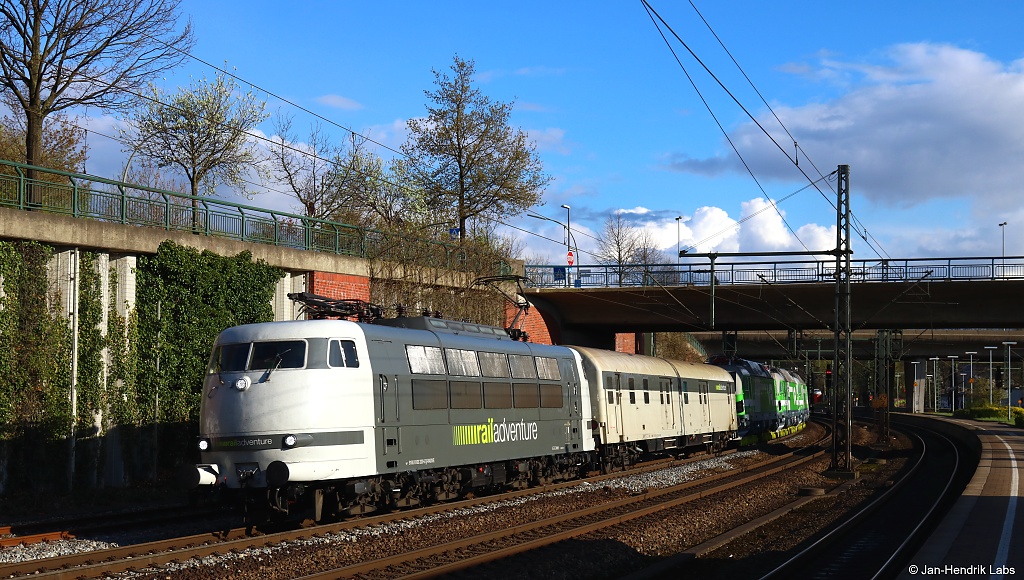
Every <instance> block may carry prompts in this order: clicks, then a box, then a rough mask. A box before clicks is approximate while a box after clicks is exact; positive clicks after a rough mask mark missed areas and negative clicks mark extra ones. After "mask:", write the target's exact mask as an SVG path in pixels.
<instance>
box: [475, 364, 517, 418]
mask: <svg viewBox="0 0 1024 580" xmlns="http://www.w3.org/2000/svg"><path fill="white" fill-rule="evenodd" d="M481 354H482V353H481ZM484 408H486V409H511V408H512V385H511V384H510V383H484Z"/></svg>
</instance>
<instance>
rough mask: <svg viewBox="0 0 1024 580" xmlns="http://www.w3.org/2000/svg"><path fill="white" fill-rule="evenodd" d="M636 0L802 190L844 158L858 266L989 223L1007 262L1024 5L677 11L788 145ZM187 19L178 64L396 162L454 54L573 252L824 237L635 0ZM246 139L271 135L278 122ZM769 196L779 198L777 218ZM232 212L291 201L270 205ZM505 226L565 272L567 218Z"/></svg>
mask: <svg viewBox="0 0 1024 580" xmlns="http://www.w3.org/2000/svg"><path fill="white" fill-rule="evenodd" d="M650 3H651V5H652V6H653V8H654V9H655V10H657V11H658V12H659V13H660V15H661V16H662V17H663V18H664V19H665V21H667V23H668V24H669V25H670V26H671V27H672V29H673V30H675V32H676V33H678V34H679V36H680V37H681V38H682V39H683V41H685V42H686V43H687V45H688V46H689V47H690V48H691V49H692V50H693V51H694V52H695V53H696V54H697V56H698V57H699V58H700V59H701V60H702V61H704V63H705V64H706V65H707V66H708V68H709V69H710V70H711V72H712V73H714V75H715V76H717V77H718V78H719V79H720V80H721V82H722V83H723V84H724V85H725V87H726V88H727V89H728V90H729V91H730V92H731V93H732V94H733V95H735V98H736V100H738V101H739V103H740V105H742V107H744V108H745V109H746V110H747V111H749V112H750V113H751V114H752V115H754V117H755V118H757V119H758V121H759V122H761V124H762V125H763V126H764V127H765V129H766V130H767V131H768V132H769V133H771V134H772V135H773V136H774V137H775V138H776V141H777V142H778V143H779V146H781V148H782V149H783V150H785V151H786V152H787V153H789V155H790V156H792V155H793V153H794V147H793V142H792V141H793V139H795V140H796V141H797V142H798V143H799V145H800V149H801V150H800V168H802V169H804V170H805V171H806V172H808V174H810V175H813V176H815V177H817V173H816V172H815V171H814V167H817V169H819V170H821V172H822V173H826V174H827V173H830V172H832V171H834V170H835V169H836V166H837V165H838V164H848V165H850V166H851V179H850V184H851V188H850V189H851V205H852V209H853V212H854V214H855V216H856V218H857V220H858V221H857V223H858V224H860V225H862V226H863V227H865V228H866V229H867V230H868V232H869V234H870V237H871V238H874V240H876V242H875V243H874V244H873V245H874V246H875V248H874V249H872V248H869V247H868V246H867V245H866V244H865V243H864V242H863V241H862V240H860V239H859V237H858V238H857V239H855V243H854V249H855V255H854V257H855V258H864V259H871V258H876V257H878V254H877V253H876V250H877V249H880V250H881V252H882V253H883V255H887V256H888V257H892V258H910V257H925V256H998V255H1000V253H1001V252H1002V234H1003V232H1002V231H1001V228H1000V227H999V226H998V225H997V224H998V223H1000V222H1003V221H1006V222H1008V224H1009V225H1008V226H1007V227H1006V228H1005V230H1006V231H1005V244H1006V254H1007V255H1018V254H1021V253H1022V252H1021V250H1020V246H1021V243H1022V242H1024V209H1022V208H1021V204H1020V203H1019V200H1020V199H1021V192H1022V190H1024V186H1022V184H1021V183H1022V181H1024V180H1022V179H1021V178H1020V177H1019V176H1018V175H1017V171H1016V170H1017V168H1018V166H1019V161H1020V160H1021V159H1024V60H1021V59H1022V56H1024V41H1022V40H1021V36H1020V32H1019V26H1020V23H1021V22H1024V3H1013V2H975V3H967V2H942V1H928V2H924V1H896V2H893V1H892V0H889V1H887V2H876V1H861V2H856V3H853V4H851V3H839V2H793V3H785V4H779V3H774V2H763V1H728V0H719V1H715V2H709V1H707V0H694V3H695V4H696V7H697V8H698V9H699V10H700V12H701V14H702V15H703V17H704V18H705V19H706V20H707V22H708V23H709V24H710V26H711V27H712V28H713V30H714V32H715V33H716V34H717V35H718V37H719V38H720V39H721V41H722V43H724V45H725V47H726V48H727V49H728V50H729V51H730V52H731V53H732V56H733V57H734V58H735V59H736V61H737V62H738V63H739V64H740V66H742V68H743V71H744V72H745V73H746V75H747V76H748V77H749V78H750V79H751V81H752V82H753V84H754V86H756V88H757V90H758V91H759V92H760V94H761V95H762V96H763V97H764V99H765V100H766V101H767V102H768V104H769V105H770V106H771V108H772V109H773V110H774V114H775V115H778V117H779V118H781V119H782V121H783V123H784V124H785V127H786V128H787V129H788V131H789V132H790V133H791V134H792V135H793V138H790V137H789V136H788V135H787V134H786V132H785V131H784V130H783V129H782V127H780V125H779V124H778V122H776V121H775V119H774V117H773V115H772V113H771V112H770V111H769V110H768V109H767V107H766V106H765V104H764V103H763V102H762V101H761V98H760V97H759V96H758V95H757V93H755V92H754V90H753V89H752V88H751V86H750V84H749V83H748V82H747V81H746V79H744V77H743V75H742V74H741V73H740V72H739V71H738V70H737V68H736V65H735V64H733V63H732V61H731V60H730V59H729V56H728V55H727V54H725V53H724V52H723V49H722V47H721V46H720V45H719V44H718V41H717V40H715V38H714V37H713V36H712V35H711V33H710V32H709V30H708V27H707V26H705V24H704V23H703V22H702V21H701V19H700V16H698V14H697V13H696V12H695V11H694V9H693V7H691V5H690V4H689V2H682V1H671V2H669V1H665V0H650ZM182 11H183V12H184V14H185V15H187V16H189V17H191V19H192V22H193V25H194V27H195V34H196V39H197V44H196V47H195V49H194V50H193V54H194V55H195V56H197V57H199V58H201V59H203V60H206V61H208V62H211V63H215V64H217V65H223V63H225V62H227V64H228V65H229V66H230V67H234V69H233V72H234V73H235V74H237V75H238V76H239V77H240V78H242V79H244V80H245V81H249V82H251V83H253V84H255V85H257V86H259V87H262V88H264V89H267V90H269V91H272V92H273V93H276V94H277V95H280V96H282V97H284V98H286V99H288V100H290V101H292V102H294V103H296V104H298V105H301V106H302V107H305V108H307V109H310V110H312V111H315V112H316V113H318V114H319V115H322V116H323V117H326V118H327V119H330V120H331V121H333V122H336V123H337V124H339V125H342V126H345V127H349V128H351V129H353V130H354V131H356V132H358V133H360V134H363V135H366V136H369V137H371V138H372V139H374V140H376V141H379V142H381V143H384V144H386V145H388V146H390V147H393V148H395V149H397V148H398V146H399V145H400V144H401V143H402V141H404V138H405V132H404V126H405V121H406V120H407V119H409V118H413V117H419V116H423V115H424V114H425V108H424V107H425V105H426V103H427V100H426V97H425V96H424V93H423V91H424V90H429V89H432V88H433V84H432V83H433V79H434V77H433V73H432V69H437V70H445V71H447V70H449V67H450V65H451V63H452V58H453V56H454V55H455V54H458V55H459V56H460V57H462V58H466V59H473V60H474V61H475V62H476V69H477V72H478V75H477V81H478V83H477V84H478V86H479V88H480V89H481V90H482V91H483V92H484V93H485V94H487V95H488V96H490V97H491V98H493V99H497V100H502V101H512V100H514V101H515V103H516V105H515V110H514V113H513V118H512V124H513V125H514V126H516V127H519V128H521V129H523V130H525V131H527V132H528V134H529V135H530V138H531V139H532V140H534V141H535V142H536V144H537V150H538V153H539V155H540V156H541V159H542V160H543V162H544V165H545V169H546V171H547V172H548V173H549V174H550V175H551V176H552V177H553V181H552V183H551V185H550V186H549V187H548V189H547V191H546V192H545V194H544V204H543V205H542V206H540V207H538V208H535V213H538V214H540V215H543V216H547V217H550V218H552V219H555V220H559V221H563V222H564V220H565V218H566V211H565V210H564V209H562V208H561V207H560V206H561V205H562V204H566V205H569V206H571V208H572V209H571V214H570V215H571V221H572V226H573V231H574V237H575V240H576V242H577V243H578V245H579V246H580V247H581V250H582V254H583V255H582V262H584V263H586V262H588V261H590V258H589V255H588V252H589V251H591V250H592V249H593V248H594V246H595V244H596V242H595V240H594V238H595V237H596V236H597V235H599V234H600V232H601V230H602V227H603V224H604V221H605V219H607V218H608V217H609V216H611V215H613V213H614V212H624V213H623V215H624V216H625V217H626V218H627V219H629V220H630V221H631V223H634V224H635V225H636V226H637V227H641V228H644V229H646V230H648V232H649V233H650V234H651V235H652V236H653V238H654V239H655V240H656V241H657V242H658V245H659V246H660V247H662V248H664V249H665V250H666V258H667V260H668V261H673V262H674V261H675V248H676V244H677V241H678V242H679V243H681V245H682V246H683V247H684V248H685V247H690V246H695V247H696V250H695V251H701V252H706V251H720V252H736V251H782V250H802V249H805V248H806V249H811V250H824V249H830V248H831V247H833V246H834V245H835V230H834V228H835V221H836V219H835V211H834V210H833V209H832V207H831V205H830V204H829V201H827V200H826V199H825V197H823V196H822V195H821V194H820V193H818V191H816V190H815V189H813V188H807V189H803V190H802V191H801V188H804V187H805V186H807V185H808V181H807V180H806V179H805V178H804V176H803V175H801V173H800V172H799V171H798V169H797V168H796V167H794V165H793V163H792V162H791V161H790V160H789V159H787V157H786V155H784V154H783V152H782V151H780V149H779V147H777V146H776V145H775V144H774V143H772V142H771V141H770V140H769V139H768V138H766V137H765V136H764V134H763V133H762V132H761V130H760V129H759V128H757V126H756V125H754V124H753V123H752V122H751V120H750V118H749V117H748V116H747V114H746V113H745V112H744V111H743V110H742V109H741V107H740V106H739V105H737V103H736V102H734V101H733V99H732V98H730V97H729V96H728V95H727V94H726V93H725V92H724V91H723V90H722V88H721V87H719V86H718V84H717V83H716V82H715V81H714V80H713V79H711V78H710V77H709V75H708V74H707V73H706V72H705V71H704V70H703V69H702V68H701V67H700V65H698V64H697V63H696V61H694V59H693V57H692V56H691V55H690V54H689V53H688V52H687V51H686V49H685V48H683V47H682V45H681V44H680V43H679V42H678V41H676V40H675V39H672V40H671V44H672V48H673V49H675V50H676V52H677V54H678V55H679V56H680V58H681V60H682V62H683V64H684V66H685V67H686V71H687V72H689V73H690V75H692V77H693V80H694V82H695V83H696V85H697V88H698V89H699V90H700V93H701V95H703V99H705V100H706V101H707V103H708V106H709V107H710V109H711V112H709V111H708V109H707V108H706V107H705V105H704V104H703V103H702V98H701V96H700V95H698V93H697V91H695V90H694V88H693V86H691V84H690V82H689V81H688V80H687V77H686V75H685V74H684V72H683V70H682V69H681V68H680V66H679V65H678V64H677V63H676V62H675V60H674V58H673V56H672V54H671V53H670V52H669V49H668V47H667V46H666V44H665V42H664V41H663V40H662V38H661V36H660V35H659V32H658V29H657V28H656V27H655V25H654V23H653V22H652V20H651V18H650V17H649V16H648V14H647V12H646V11H645V9H644V5H643V4H642V3H641V2H640V1H639V0H636V1H629V2H625V1H621V2H610V1H609V2H602V1H591V2H550V1H547V2H535V1H525V0H524V1H519V2H515V3H495V2H476V3H469V2H454V1H446V0H439V1H435V2H392V3H368V2H360V3H356V2H303V3H292V4H290V5H287V4H282V3H281V2H269V1H261V0H253V1H249V2H245V3H241V2H206V1H199V0H184V1H183V3H182ZM666 33H667V31H666ZM214 74H215V72H214V71H213V70H211V69H210V68H209V67H207V66H205V65H203V64H202V63H200V62H196V61H193V62H192V63H190V64H189V65H188V66H186V67H184V68H182V69H178V70H176V71H174V72H173V74H170V75H168V76H167V77H166V78H165V79H162V80H161V81H160V84H161V85H163V86H164V88H166V89H168V90H174V89H175V88H176V87H178V86H187V85H188V84H189V78H190V76H192V77H197V78H198V77H202V76H208V77H212V76H213V75H214ZM265 98H266V99H267V101H268V110H271V111H276V110H278V109H280V110H281V111H283V112H285V113H289V114H292V115H294V126H295V129H296V130H297V132H298V133H299V134H303V133H305V131H306V130H307V129H308V127H309V126H310V124H311V123H313V122H315V119H313V118H312V117H310V116H309V115H308V114H306V113H303V112H302V111H300V110H298V109H296V108H294V107H293V106H291V105H289V104H286V103H283V102H281V101H280V100H278V99H276V98H274V97H269V96H266V97H265ZM80 113H83V114H86V115H89V116H91V117H92V118H91V119H89V120H86V121H83V122H84V123H88V125H89V126H91V127H92V128H94V129H95V130H96V131H97V133H106V134H114V128H113V127H112V125H115V124H117V122H118V121H117V119H116V118H113V117H109V116H106V117H104V116H101V115H100V113H99V112H97V111H86V112H80ZM712 113H713V114H714V115H715V116H716V117H717V119H718V121H719V122H721V124H722V126H723V127H724V128H725V130H726V131H727V132H728V135H729V137H730V138H731V139H732V140H733V142H734V143H735V144H736V146H737V147H738V148H739V150H740V152H741V153H742V155H743V159H744V160H745V162H746V164H747V166H749V168H750V171H751V172H752V173H753V175H754V177H755V178H756V179H757V182H755V181H754V179H753V178H752V177H751V176H750V174H749V173H748V172H747V170H746V169H745V168H744V166H743V164H742V163H741V161H740V159H739V158H738V157H737V156H736V154H735V153H733V152H732V149H731V148H730V146H729V144H728V142H727V141H726V140H725V138H724V136H723V134H722V132H721V130H720V129H719V128H718V126H717V125H716V121H715V118H713V117H712ZM261 129H263V131H264V132H266V133H268V134H269V133H270V132H271V124H270V123H269V122H267V123H266V124H265V126H264V127H261ZM325 129H327V130H328V131H330V132H331V134H332V135H333V136H334V137H335V140H336V141H340V140H341V139H342V138H343V137H344V131H343V130H341V129H338V128H337V127H332V126H329V125H326V126H325ZM89 146H90V154H91V156H90V159H89V167H88V170H89V172H90V173H97V174H100V175H105V176H116V175H119V173H120V169H121V167H122V166H123V165H122V164H123V162H124V158H125V157H126V155H125V154H124V153H123V152H121V151H120V146H119V145H118V144H116V143H110V142H107V143H104V139H103V138H102V137H100V136H97V135H93V136H90V141H89ZM379 153H381V154H382V155H384V156H390V155H393V153H392V152H390V151H388V150H386V149H382V150H381V151H379ZM811 162H813V164H814V167H812V166H811ZM759 184H760V185H759ZM822 191H824V192H825V194H826V196H827V197H828V199H829V200H833V199H834V194H832V193H831V192H830V189H828V188H825V187H824V186H822ZM791 194H792V195H791ZM787 196H789V197H787ZM784 198H785V199H784ZM766 199H772V200H777V201H779V203H778V209H779V212H781V214H782V216H784V218H785V222H783V217H780V213H779V212H776V211H775V210H773V209H772V208H771V207H770V206H769V204H767V202H766ZM783 199H784V200H783ZM247 203H251V204H253V205H260V206H268V207H274V208H281V209H283V208H294V207H295V203H294V202H293V201H289V200H288V199H285V198H282V196H280V195H278V194H274V193H264V194H261V195H259V196H257V197H256V198H255V199H254V200H253V201H251V202H247ZM759 210H765V211H762V212H761V213H757V212H758V211H759ZM753 214H756V215H755V216H754V217H752V218H750V219H747V220H746V221H743V222H742V223H741V224H739V225H738V226H737V225H736V224H737V222H739V221H740V220H744V218H748V216H751V215H753ZM677 216H682V219H680V220H679V221H677V220H676V219H675V218H676V217H677ZM509 223H512V224H514V225H516V226H519V227H521V228H523V229H524V230H527V232H523V231H517V232H516V235H517V236H519V237H520V238H521V239H522V241H523V242H524V243H525V246H526V250H525V252H526V254H527V256H528V257H531V258H533V260H531V261H552V262H559V261H561V260H563V259H564V254H565V248H564V245H562V243H561V240H562V239H563V236H564V234H563V231H562V229H561V227H560V226H558V225H556V224H554V223H552V222H549V221H541V220H536V219H531V218H527V217H520V218H516V219H513V220H510V222H509ZM786 224H788V227H787V225H786ZM794 231H795V232H796V233H794ZM533 234H540V235H539V236H537V235H533ZM855 237H856V236H855ZM544 238H549V239H552V240H555V242H550V241H547V240H545V239H544Z"/></svg>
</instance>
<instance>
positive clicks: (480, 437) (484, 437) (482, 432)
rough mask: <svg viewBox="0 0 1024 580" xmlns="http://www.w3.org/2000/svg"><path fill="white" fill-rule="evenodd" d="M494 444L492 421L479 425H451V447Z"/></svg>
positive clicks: (488, 420) (491, 419)
mask: <svg viewBox="0 0 1024 580" xmlns="http://www.w3.org/2000/svg"><path fill="white" fill-rule="evenodd" d="M482 443H494V419H493V418H490V419H487V423H482V424H479V425H452V445H480V444H482Z"/></svg>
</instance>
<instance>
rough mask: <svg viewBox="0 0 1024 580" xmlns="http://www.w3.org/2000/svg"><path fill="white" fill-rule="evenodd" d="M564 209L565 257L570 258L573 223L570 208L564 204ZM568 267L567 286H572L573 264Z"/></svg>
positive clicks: (566, 272)
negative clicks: (570, 274)
mask: <svg viewBox="0 0 1024 580" xmlns="http://www.w3.org/2000/svg"><path fill="white" fill-rule="evenodd" d="M562 207H563V208H564V209H565V255H566V257H568V256H569V252H572V222H571V221H569V206H568V205H566V204H564V203H563V204H562ZM573 259H574V260H575V259H576V258H575V256H573ZM568 266H569V267H567V268H566V270H565V285H566V286H572V284H571V283H570V281H569V272H571V271H572V264H569V265H568ZM578 277H579V276H577V278H578Z"/></svg>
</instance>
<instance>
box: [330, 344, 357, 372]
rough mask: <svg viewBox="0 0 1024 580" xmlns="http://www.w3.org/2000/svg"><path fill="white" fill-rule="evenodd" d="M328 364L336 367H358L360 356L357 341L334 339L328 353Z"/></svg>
mask: <svg viewBox="0 0 1024 580" xmlns="http://www.w3.org/2000/svg"><path fill="white" fill-rule="evenodd" d="M327 364H328V365H330V366H332V367H336V368H337V367H348V368H356V367H358V366H359V357H358V356H357V355H356V343H355V341H352V340H339V339H332V340H331V342H330V347H329V351H328V355H327Z"/></svg>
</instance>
